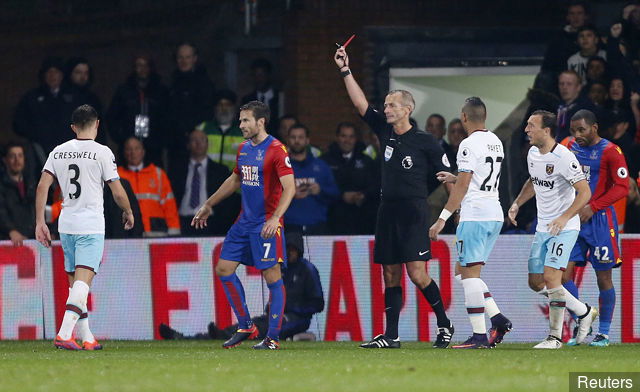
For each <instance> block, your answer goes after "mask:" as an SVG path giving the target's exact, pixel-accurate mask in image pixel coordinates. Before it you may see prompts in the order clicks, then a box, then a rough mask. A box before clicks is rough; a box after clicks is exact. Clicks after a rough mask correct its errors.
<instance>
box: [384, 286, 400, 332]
mask: <svg viewBox="0 0 640 392" xmlns="http://www.w3.org/2000/svg"><path fill="white" fill-rule="evenodd" d="M384 307H385V309H384V314H385V318H386V321H387V327H386V329H385V331H384V336H386V337H388V338H389V339H397V338H398V319H399V318H400V311H401V310H402V286H398V287H387V288H386V289H384Z"/></svg>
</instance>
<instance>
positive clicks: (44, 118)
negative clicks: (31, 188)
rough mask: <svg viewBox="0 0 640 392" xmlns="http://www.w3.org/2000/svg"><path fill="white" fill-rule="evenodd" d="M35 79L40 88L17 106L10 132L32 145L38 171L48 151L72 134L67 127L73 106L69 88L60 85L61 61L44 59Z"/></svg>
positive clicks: (61, 77) (61, 80)
mask: <svg viewBox="0 0 640 392" xmlns="http://www.w3.org/2000/svg"><path fill="white" fill-rule="evenodd" d="M38 77H39V81H40V86H38V87H37V88H35V89H33V90H31V91H29V92H27V93H26V94H25V95H24V96H23V97H22V99H20V102H19V103H18V106H17V108H16V111H15V115H14V117H13V130H14V131H15V133H16V134H17V135H20V136H22V137H24V138H26V139H27V140H28V141H29V142H30V143H32V144H33V145H34V147H35V150H36V156H35V158H36V159H37V160H36V161H35V162H34V163H35V166H36V167H38V169H40V168H42V166H43V165H44V162H45V160H46V158H47V155H49V152H51V150H53V148H54V147H55V146H57V145H58V144H62V143H64V142H65V141H67V139H69V136H70V135H71V134H72V133H71V132H72V131H71V128H70V126H69V124H70V123H71V113H72V112H73V110H74V109H75V108H76V105H75V102H74V100H73V93H72V92H71V89H70V88H69V87H68V86H67V85H65V84H64V83H63V80H64V65H63V63H62V60H61V59H60V58H58V57H48V58H46V59H45V60H44V61H43V62H42V66H41V67H40V71H39V73H38Z"/></svg>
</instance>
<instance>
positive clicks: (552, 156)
mask: <svg viewBox="0 0 640 392" xmlns="http://www.w3.org/2000/svg"><path fill="white" fill-rule="evenodd" d="M556 128H557V118H556V115H555V114H553V113H550V112H547V111H544V110H538V111H535V112H533V114H532V115H531V116H530V117H529V119H528V121H527V127H526V128H525V132H526V134H527V136H528V137H529V139H530V143H531V145H532V147H531V148H530V149H529V153H528V155H527V164H528V169H529V174H530V176H531V177H530V178H529V179H528V180H527V181H526V182H525V183H524V185H523V187H522V190H521V191H520V194H519V195H518V197H517V198H516V199H515V200H514V202H513V204H512V205H511V208H509V219H510V220H511V223H513V224H514V225H515V224H516V220H515V218H516V216H517V215H518V211H519V208H520V206H522V205H523V204H524V203H526V202H527V201H528V200H529V199H531V198H532V197H533V196H535V197H536V207H537V209H538V225H537V227H536V235H535V237H534V240H533V243H532V244H531V253H530V254H529V287H531V289H533V290H534V291H535V292H537V293H538V294H541V295H544V296H546V297H548V298H549V327H550V328H549V329H550V331H549V336H548V337H547V338H546V339H545V340H544V341H542V342H540V343H539V344H537V345H536V346H534V348H539V349H558V348H561V347H562V324H563V321H564V310H565V308H567V309H569V310H570V311H571V312H573V313H574V314H576V315H578V317H579V319H580V324H579V328H578V333H577V335H576V340H577V341H578V342H582V341H583V340H584V338H585V337H586V336H587V333H588V331H589V329H590V328H591V324H592V323H593V320H594V319H595V318H596V317H597V316H598V310H597V309H596V308H594V307H592V306H589V305H587V304H585V303H582V302H580V301H579V300H578V299H576V298H575V297H574V296H573V295H571V293H570V292H569V291H568V290H565V289H564V288H563V287H562V271H564V270H566V268H567V263H568V262H569V253H570V252H569V250H570V249H573V246H574V245H575V243H576V239H577V238H578V233H579V231H580V218H579V217H578V215H577V214H578V212H579V211H580V210H581V209H582V208H583V207H584V206H585V205H586V204H587V202H588V201H589V199H590V198H591V190H590V189H589V184H588V183H587V181H586V179H585V176H584V173H583V172H582V170H581V168H580V164H579V163H578V160H577V159H576V157H575V156H574V155H573V154H572V153H571V152H570V151H569V150H568V149H567V148H566V147H565V146H563V145H559V144H558V143H556V141H555V136H556Z"/></svg>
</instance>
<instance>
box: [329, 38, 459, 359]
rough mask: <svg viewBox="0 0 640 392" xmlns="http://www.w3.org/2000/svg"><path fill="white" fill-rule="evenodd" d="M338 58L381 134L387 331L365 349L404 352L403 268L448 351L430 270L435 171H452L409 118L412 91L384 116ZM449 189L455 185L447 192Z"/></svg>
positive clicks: (361, 108) (389, 104) (392, 100)
mask: <svg viewBox="0 0 640 392" xmlns="http://www.w3.org/2000/svg"><path fill="white" fill-rule="evenodd" d="M334 60H335V62H336V64H337V65H338V68H339V69H340V75H341V76H342V78H343V80H344V84H345V86H346V87H347V92H348V93H349V98H351V102H353V104H354V106H355V107H356V109H358V113H359V114H360V116H361V117H362V118H363V119H364V121H366V122H367V123H368V124H369V126H370V127H371V129H372V130H373V131H374V132H375V133H376V134H377V135H378V138H379V139H380V145H381V147H382V148H383V151H381V154H383V156H384V161H383V162H382V202H381V203H380V208H379V209H378V219H377V222H376V235H375V240H376V242H375V251H374V262H375V263H378V264H382V268H383V272H384V284H385V291H384V302H385V316H386V322H387V323H386V330H385V333H384V335H378V336H376V337H375V338H373V340H371V341H370V342H368V343H364V344H362V345H360V347H362V348H399V347H400V338H399V337H398V318H399V316H400V310H401V309H402V305H403V303H402V297H403V296H402V286H401V285H400V282H401V280H402V264H405V265H406V268H407V273H408V274H409V278H410V279H411V281H412V282H413V283H414V284H415V285H416V286H417V287H418V288H419V289H420V291H421V292H422V294H423V295H424V297H425V298H426V299H427V301H428V302H429V304H430V305H431V307H432V308H433V311H434V313H435V314H436V317H437V323H438V336H437V338H436V342H435V343H434V344H433V347H436V348H446V347H447V346H448V345H449V342H450V341H451V336H452V335H453V325H452V324H451V321H450V320H449V318H448V317H447V314H446V313H445V311H444V306H443V304H442V298H441V297H440V290H439V289H438V285H437V284H436V282H435V281H434V280H433V279H431V277H430V276H429V275H428V273H427V270H426V265H425V263H426V261H427V260H429V259H430V258H431V249H430V248H431V243H430V241H429V222H430V220H429V208H428V205H427V196H428V195H429V190H428V188H427V183H428V182H429V176H430V175H432V174H430V173H437V172H439V171H450V170H451V169H450V167H449V161H448V159H447V156H446V155H445V153H444V151H443V150H442V147H441V146H440V144H439V143H438V142H437V141H436V139H435V138H434V137H433V136H432V135H431V134H429V133H427V132H424V131H421V130H419V129H417V128H416V127H412V126H411V124H410V123H409V116H410V115H411V112H413V110H414V108H415V101H414V100H413V96H412V95H411V93H409V92H408V91H405V90H394V91H390V92H389V93H388V94H387V96H386V98H385V100H384V114H382V113H380V112H378V111H377V110H375V109H373V108H372V107H371V106H369V102H368V101H367V98H366V97H365V95H364V93H363V92H362V89H361V88H360V86H359V85H358V83H357V82H356V80H355V79H354V77H353V75H352V74H351V71H350V69H349V57H348V56H347V53H346V51H345V49H344V47H340V48H338V50H337V51H336V54H335V56H334ZM447 189H448V190H450V185H449V187H448V188H447Z"/></svg>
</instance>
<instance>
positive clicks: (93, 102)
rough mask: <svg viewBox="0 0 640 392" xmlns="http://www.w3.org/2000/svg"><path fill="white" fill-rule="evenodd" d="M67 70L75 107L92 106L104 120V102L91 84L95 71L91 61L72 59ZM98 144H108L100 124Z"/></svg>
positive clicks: (80, 58) (97, 137)
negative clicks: (92, 88)
mask: <svg viewBox="0 0 640 392" xmlns="http://www.w3.org/2000/svg"><path fill="white" fill-rule="evenodd" d="M65 68H66V75H65V79H66V80H67V81H68V83H69V86H70V87H71V91H72V93H73V99H74V102H75V104H74V106H75V107H78V106H80V105H85V104H87V105H90V106H92V107H93V108H94V109H95V110H96V112H98V118H102V114H103V111H102V109H103V107H102V101H101V100H100V98H98V96H97V95H96V94H95V93H94V92H93V91H91V84H92V83H93V69H92V68H91V65H89V61H88V60H87V59H85V58H84V57H72V58H70V59H69V60H68V61H67V65H66V67H65ZM96 142H98V143H100V144H107V135H106V133H105V131H104V125H103V124H102V123H100V129H99V130H98V136H96Z"/></svg>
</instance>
